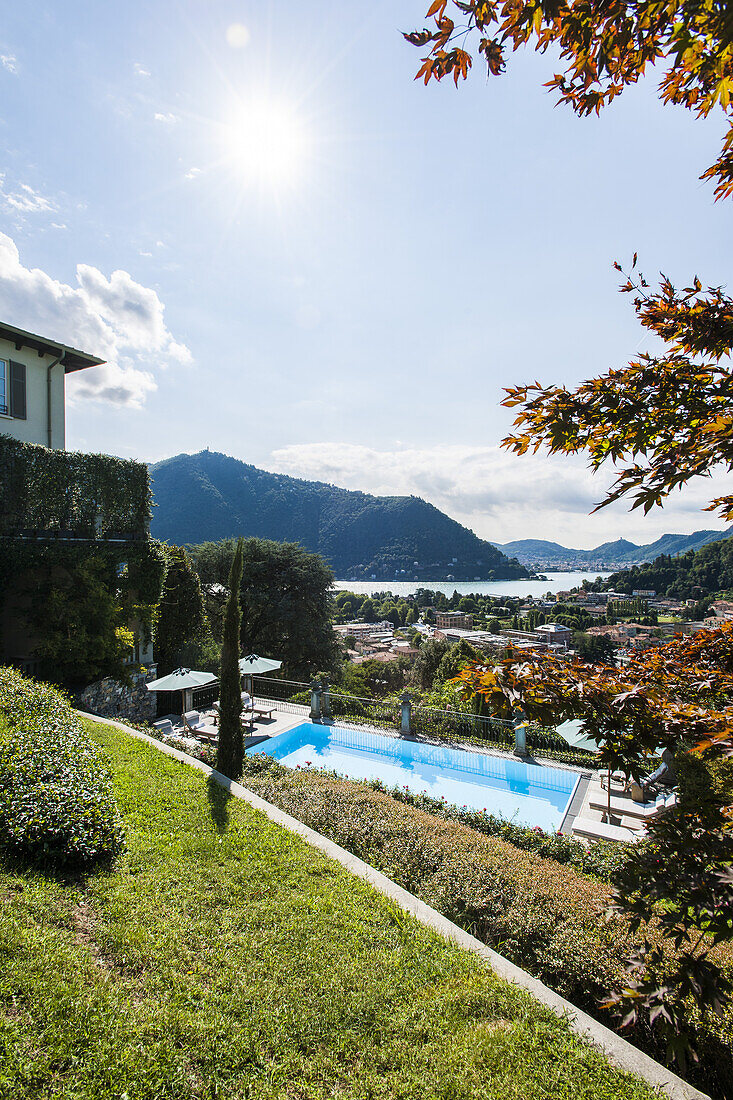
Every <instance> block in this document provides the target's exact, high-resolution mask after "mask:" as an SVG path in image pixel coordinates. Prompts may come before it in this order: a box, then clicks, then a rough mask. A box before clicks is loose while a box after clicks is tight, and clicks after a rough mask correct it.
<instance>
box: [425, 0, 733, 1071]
mask: <svg viewBox="0 0 733 1100" xmlns="http://www.w3.org/2000/svg"><path fill="white" fill-rule="evenodd" d="M449 6H450V9H451V12H452V13H454V14H455V12H460V13H461V19H462V22H461V23H460V25H456V23H455V22H454V20H453V19H452V18H451V17H450V16H449V15H448V8H449ZM427 17H428V18H430V19H432V20H433V24H434V26H433V27H430V28H426V29H424V30H422V31H416V32H413V33H412V34H409V35H407V36H406V37H407V38H408V40H409V41H410V42H412V43H413V44H414V45H416V46H420V47H427V55H426V56H425V57H424V58H423V64H422V67H421V69H420V71H419V73H418V76H420V77H422V78H423V79H424V81H425V83H426V84H427V83H428V82H429V81H430V80H431V79H432V78H435V79H437V80H441V79H443V78H444V77H446V76H448V75H451V76H452V77H453V79H454V81H455V83H456V84H458V81H459V80H460V79H461V78H465V77H466V76H467V74H468V70H469V68H470V67H471V64H472V56H471V53H470V52H469V50H468V49H467V47H469V48H470V45H471V43H472V42H475V43H476V49H477V51H478V52H479V53H480V54H481V55H482V56H483V57H484V59H485V61H486V63H487V67H488V71H489V74H490V75H491V76H498V75H500V74H501V73H502V72H503V71H504V69H505V67H506V57H507V54H508V53H509V52H510V51H516V50H518V49H519V48H520V47H522V46H525V45H534V47H535V49H536V50H539V51H541V52H545V51H546V50H548V49H549V48H550V47H552V48H553V51H555V52H556V53H559V57H560V62H561V65H562V68H563V71H562V72H561V73H559V74H557V75H555V76H554V78H553V79H552V80H551V81H550V82H549V86H550V87H552V88H555V89H556V90H557V91H558V93H559V98H560V101H561V102H564V103H568V104H569V105H570V106H571V107H572V108H573V110H575V111H576V112H577V113H578V114H580V115H584V114H589V113H591V112H596V113H597V112H599V111H600V110H601V108H602V107H604V106H606V105H607V104H608V103H610V102H611V101H612V100H613V99H614V98H615V97H616V96H617V95H619V94H621V92H622V91H623V90H624V88H625V87H626V86H627V85H629V84H633V83H635V82H636V81H637V80H639V79H640V78H641V77H642V76H643V75H644V74H645V72H646V71H647V69H648V68H649V67H651V66H655V67H656V68H657V69H658V70H663V75H662V80H661V97H662V99H663V101H664V102H665V103H671V104H678V105H682V106H684V107H687V108H689V109H692V110H694V111H695V112H696V114H697V115H698V116H702V117H704V116H706V115H709V114H710V113H711V111H713V109H715V108H718V109H720V110H721V111H722V112H723V114H724V115H725V116H726V117H727V119H728V120H731V119H732V118H733V98H732V97H731V93H732V92H733V54H732V52H731V43H732V39H731V14H730V4H726V3H723V2H720V0H699V2H698V0H695V2H691V0H669V2H668V0H629V2H627V3H623V4H605V3H595V2H590V3H587V4H581V3H577V2H569V0H560V2H559V3H558V2H556V0H537V2H536V3H533V4H529V5H528V4H523V3H519V2H518V0H498V2H497V3H490V2H488V0H465V2H463V0H450V5H449V0H435V3H433V4H431V6H430V8H429V10H428V16H427ZM702 178H703V179H709V180H713V181H715V184H716V187H715V195H716V198H718V199H720V198H724V197H728V196H731V195H733V121H730V122H729V125H728V129H727V133H726V136H725V138H724V141H723V147H722V150H721V153H720V156H719V157H718V159H717V161H716V162H715V163H714V164H713V165H712V166H711V167H710V168H708V169H707V171H706V172H704V173H703V176H702ZM616 267H617V269H618V270H619V271H620V272H622V274H624V283H623V285H622V287H621V290H622V292H624V293H627V294H631V295H633V301H634V308H635V310H636V313H637V316H638V317H639V320H640V322H641V324H642V325H643V326H644V327H645V328H647V329H648V330H649V331H650V332H651V333H652V334H653V335H654V336H655V337H658V338H659V340H661V342H662V345H663V346H662V350H661V351H660V352H658V353H655V354H652V353H644V354H642V355H640V356H639V357H638V358H637V359H634V360H632V361H631V362H630V363H629V364H628V365H627V366H626V367H623V368H620V369H614V370H611V371H609V372H608V373H607V374H606V375H604V376H602V377H600V378H594V379H590V380H588V381H587V382H584V383H583V384H582V385H580V386H579V387H577V388H576V389H575V391H573V392H570V391H568V390H566V389H565V388H564V387H558V386H542V385H540V384H539V383H533V384H530V385H521V386H516V387H511V388H510V389H508V390H507V397H506V398H505V400H504V402H503V403H504V405H505V406H506V407H508V408H518V413H517V417H516V420H515V425H514V426H515V431H514V433H513V434H511V435H510V436H509V437H508V438H507V439H506V440H505V441H504V445H505V446H507V447H509V448H510V449H511V450H513V451H514V452H515V453H517V454H525V453H527V452H528V451H529V450H537V449H539V448H540V447H542V446H545V447H547V449H548V450H549V452H550V453H568V454H572V453H578V452H585V453H586V454H587V455H588V456H589V460H590V466H591V468H592V469H594V470H598V469H600V468H601V467H602V466H603V464H604V463H606V462H609V461H610V462H611V463H612V465H613V466H614V468H615V470H616V477H615V482H614V484H613V486H612V487H611V489H610V490H609V492H608V493H607V495H606V497H605V499H604V500H603V501H602V502H601V504H600V505H599V506H598V507H604V506H605V505H608V504H610V503H612V502H613V501H616V500H619V499H622V498H625V497H627V496H630V497H631V499H632V501H633V505H632V506H633V507H634V508H643V510H644V512H645V513H646V512H648V511H649V510H650V509H651V508H652V507H654V506H655V505H662V504H663V502H664V500H665V499H666V497H667V496H668V495H669V493H671V492H672V491H673V490H674V489H677V488H680V487H681V486H683V485H684V484H686V483H687V482H688V481H689V480H690V479H692V478H695V477H699V476H701V475H702V476H704V475H707V474H709V472H710V471H711V470H712V468H713V467H715V466H718V465H722V466H723V467H725V468H726V469H727V470H729V471H730V470H731V469H733V405H732V402H731V381H732V376H731V370H730V364H729V361H728V360H729V358H730V352H731V349H732V348H733V299H731V298H730V297H729V296H728V295H726V294H725V293H724V292H723V290H722V288H720V287H708V288H707V289H703V285H702V283H701V281H700V279H698V278H697V276H696V277H695V278H694V279H693V280H691V281H690V285H689V286H687V287H685V288H683V289H682V290H678V289H677V288H676V287H675V286H674V285H673V283H672V282H671V280H670V279H669V278H667V277H666V276H664V275H663V276H662V278H661V281H660V283H659V287H658V289H650V286H649V283H648V282H647V280H646V279H645V278H644V277H643V275H641V274H639V275H635V274H634V272H635V271H636V256H634V258H633V261H632V264H631V272H630V273H624V272H623V271H622V268H621V266H620V265H618V264H616ZM710 509H711V510H715V509H717V510H718V511H719V512H720V513H721V515H722V516H723V517H725V518H726V519H728V520H730V519H731V518H733V494H728V495H725V496H722V497H718V498H716V499H714V500H713V501H712V502H711V504H710ZM701 587H702V586H701ZM706 591H709V589H705V591H701V592H699V593H695V592H693V595H704V594H705V592H706ZM685 645H687V647H688V648H685ZM675 646H676V647H677V648H674V647H675ZM732 663H733V639H732V638H731V632H730V630H726V629H725V628H724V627H722V628H721V629H720V630H718V631H715V632H711V633H710V634H709V635H708V634H705V636H704V637H702V638H699V637H696V639H695V640H694V641H693V642H690V643H684V642H680V643H673V646H672V648H670V647H661V648H660V649H659V650H657V651H654V653H653V655H650V656H647V657H645V658H644V659H643V661H640V662H638V663H637V664H636V665H635V666H634V668H633V669H631V670H629V671H626V672H623V673H622V672H620V671H619V672H616V671H615V670H609V669H602V668H600V666H597V665H595V666H591V665H582V664H579V665H575V666H569V665H563V666H562V667H560V666H559V664H558V662H555V661H553V660H549V659H545V660H544V661H543V662H542V663H537V662H536V661H535V660H534V659H532V658H530V659H524V663H520V662H518V661H517V660H516V658H514V659H510V660H508V661H507V662H506V663H505V664H503V665H502V666H500V667H498V668H497V669H494V670H491V669H483V670H481V669H480V668H479V667H478V666H476V668H475V669H474V670H473V672H469V673H467V674H464V675H466V676H467V681H466V684H467V690H469V691H470V690H474V691H476V690H482V691H483V693H484V694H485V696H486V698H487V699H488V700H490V701H491V703H492V704H494V705H496V706H497V707H498V708H499V709H500V710H503V711H504V712H505V713H506V712H507V710H508V711H510V712H511V706H510V702H511V701H513V702H514V703H515V704H519V703H521V705H522V707H523V708H524V710H525V711H526V712H527V713H528V714H530V715H531V714H537V713H539V712H541V711H544V712H545V718H546V719H547V720H556V719H557V717H558V716H560V715H561V716H562V717H571V716H573V715H575V716H580V717H582V718H583V720H584V724H585V726H586V729H587V730H588V731H589V732H591V731H592V736H593V737H594V738H595V739H596V740H598V741H599V743H600V744H601V747H602V751H601V759H602V760H603V761H604V763H606V764H608V765H609V766H612V767H619V768H622V769H623V770H625V771H626V773H627V774H638V773H639V772H640V770H641V767H642V764H643V762H644V759H645V757H647V756H648V755H650V754H651V753H653V751H654V749H655V748H656V746H657V745H670V746H671V745H673V746H674V747H675V749H676V751H677V752H678V755H679V754H682V761H681V763H682V765H683V766H682V768H681V771H682V772H683V773H684V771H685V767H684V765H689V764H690V762H691V761H694V760H695V759H696V756H697V755H698V754H714V753H715V752H730V751H731V745H732V744H733V715H731V713H730V708H729V702H728V701H729V699H730V698H731V697H732V696H733V680H731V679H730V672H731V664H732ZM552 676H554V680H553V679H551V677H552ZM482 677H483V678H482ZM701 738H702V740H701ZM726 798H727V800H728V801H730V798H731V792H730V791H728V792H727V794H724V795H720V794H719V795H718V801H717V803H716V804H713V803H711V802H710V801H707V800H702V799H701V798H700V797H699V789H697V790H696V788H695V787H694V786H692V785H691V786H688V787H687V789H684V788H683V790H682V799H681V801H680V808H679V810H678V811H675V812H673V813H667V814H665V815H663V816H662V817H661V818H660V819H659V821H654V822H652V823H651V824H650V825H649V828H648V833H649V835H650V838H651V842H652V844H655V845H656V852H654V850H653V847H650V848H649V849H648V851H647V850H646V849H645V858H644V860H642V859H639V860H637V861H636V863H635V864H634V865H629V867H628V868H627V869H626V877H625V878H624V879H622V881H621V882H620V884H619V894H618V901H619V904H620V905H621V906H623V905H626V906H627V909H628V910H629V911H631V913H632V915H634V916H635V917H636V918H638V919H651V917H652V916H653V915H658V917H659V927H660V930H661V933H662V937H663V939H664V938H665V937H666V938H667V939H668V940H671V941H672V942H674V943H675V944H676V947H677V948H678V949H681V950H679V953H678V955H677V956H676V957H677V959H678V964H677V968H676V969H674V967H673V968H672V973H671V976H670V975H669V972H667V975H666V976H661V971H662V970H663V964H662V955H663V954H664V949H665V948H664V944H662V946H660V947H659V950H656V949H655V948H654V947H650V949H649V950H648V951H647V952H646V953H645V956H644V958H643V960H636V961H635V962H634V967H635V970H634V972H633V977H632V978H631V979H630V981H629V985H628V989H627V990H625V991H624V992H623V993H622V994H621V995H620V997H621V1001H622V1002H623V1004H624V1007H625V1008H627V1009H628V1012H627V1015H626V1020H627V1021H628V1020H633V1019H635V1018H636V1017H637V1016H638V1015H639V1014H644V1015H645V1016H646V1018H647V1019H648V1021H649V1022H650V1023H651V1024H653V1025H654V1026H656V1027H657V1028H658V1029H659V1030H661V1031H662V1032H663V1033H664V1035H665V1037H666V1039H667V1041H668V1044H669V1049H670V1051H671V1053H672V1054H673V1055H674V1056H677V1057H680V1056H682V1055H683V1053H684V1049H685V1034H684V1026H683V1023H682V1020H683V1016H684V1005H683V1001H684V999H685V998H688V999H692V1000H696V1001H697V1002H698V1003H699V1005H700V1006H702V1007H703V1009H705V1008H706V1007H707V1006H710V1005H713V1006H714V1007H715V1006H716V1005H717V1004H718V1002H719V1001H721V1000H723V999H725V998H727V997H728V996H729V993H730V988H729V986H728V985H727V984H726V979H724V977H723V976H722V974H721V972H720V971H719V969H717V967H716V964H715V963H714V961H713V960H712V959H711V957H710V954H709V947H710V944H711V942H712V943H714V942H716V941H719V940H723V939H730V938H731V931H732V928H731V922H730V912H731V907H732V906H733V896H732V893H733V875H732V874H731V869H730V851H731V842H732V837H731V820H730V817H731V814H732V813H733V810H731V808H730V807H728V808H727V809H726V807H725V805H724V802H725V799H726ZM721 799H722V800H723V801H721ZM655 859H656V864H654V860H655ZM652 872H653V873H652ZM675 896H676V897H677V898H678V899H679V901H676V900H675ZM693 933H694V934H696V935H698V939H697V942H695V943H693V941H692V938H691V936H692V934H693Z"/></svg>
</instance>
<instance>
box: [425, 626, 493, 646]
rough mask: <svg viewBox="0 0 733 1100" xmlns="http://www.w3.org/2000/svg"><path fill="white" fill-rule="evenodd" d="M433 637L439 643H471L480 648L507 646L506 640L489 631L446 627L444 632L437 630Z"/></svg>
mask: <svg viewBox="0 0 733 1100" xmlns="http://www.w3.org/2000/svg"><path fill="white" fill-rule="evenodd" d="M433 637H434V638H435V640H436V641H438V642H450V643H451V644H453V643H455V642H461V641H464V642H470V644H471V645H475V646H477V647H479V648H486V647H488V646H492V647H503V646H505V645H506V639H505V638H503V637H502V636H501V635H499V634H491V633H490V632H489V631H488V630H464V629H463V628H462V627H459V626H450V627H444V628H443V629H442V630H438V629H437V628H436V629H435V631H434V632H433Z"/></svg>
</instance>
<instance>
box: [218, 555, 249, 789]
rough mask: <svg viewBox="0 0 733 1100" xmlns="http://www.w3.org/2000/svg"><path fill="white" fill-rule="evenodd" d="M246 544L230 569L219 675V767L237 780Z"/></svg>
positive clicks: (240, 751)
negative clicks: (242, 603)
mask: <svg viewBox="0 0 733 1100" xmlns="http://www.w3.org/2000/svg"><path fill="white" fill-rule="evenodd" d="M242 558H243V541H242V539H239V541H238V542H237V545H236V549H235V551H234V554H233V556H232V564H231V569H230V570H229V583H228V588H229V596H228V598H227V605H226V611H225V613H224V636H223V639H222V647H221V672H220V674H219V684H220V687H219V711H220V718H219V745H218V748H217V750H216V767H217V770H218V771H220V772H221V773H222V775H226V776H228V777H229V778H230V779H238V778H239V776H240V775H241V774H242V763H243V760H244V737H243V733H242V722H241V717H240V716H241V714H242V696H241V691H240V684H241V677H240V673H239V627H240V622H241V618H242V611H241V608H240V606H239V589H240V585H241V583H242Z"/></svg>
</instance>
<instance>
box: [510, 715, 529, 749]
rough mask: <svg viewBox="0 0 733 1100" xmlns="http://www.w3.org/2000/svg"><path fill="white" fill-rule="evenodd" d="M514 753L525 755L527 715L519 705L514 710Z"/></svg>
mask: <svg viewBox="0 0 733 1100" xmlns="http://www.w3.org/2000/svg"><path fill="white" fill-rule="evenodd" d="M513 721H514V755H515V756H527V755H528V754H527V716H526V714H525V713H524V711H523V710H522V708H521V707H516V708H515V710H514V719H513Z"/></svg>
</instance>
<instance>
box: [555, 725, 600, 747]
mask: <svg viewBox="0 0 733 1100" xmlns="http://www.w3.org/2000/svg"><path fill="white" fill-rule="evenodd" d="M555 733H559V734H560V736H561V737H562V739H563V740H564V741H567V743H568V744H569V745H571V746H572V748H574V749H587V750H588V752H598V745H597V744H596V742H595V741H594V740H593V738H592V737H588V736H587V735H586V733H585V730H584V728H583V723H582V721H580V719H578V718H571V719H570V720H569V721H568V722H562V723H561V725H559V726H558V727H557V729H556V730H555Z"/></svg>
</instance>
